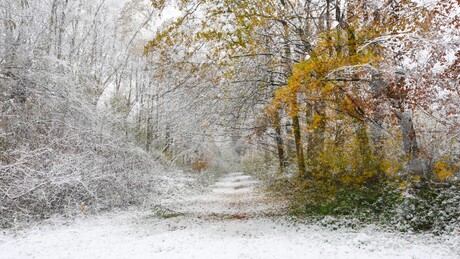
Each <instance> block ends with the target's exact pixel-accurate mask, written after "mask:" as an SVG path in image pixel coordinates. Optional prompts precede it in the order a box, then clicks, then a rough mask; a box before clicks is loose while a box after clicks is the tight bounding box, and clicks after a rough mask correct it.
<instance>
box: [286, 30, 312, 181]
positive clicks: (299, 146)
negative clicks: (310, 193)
mask: <svg viewBox="0 0 460 259" xmlns="http://www.w3.org/2000/svg"><path fill="white" fill-rule="evenodd" d="M282 24H283V27H284V73H285V76H286V81H287V79H288V78H289V77H290V76H291V74H292V64H291V48H290V46H289V25H288V23H287V22H286V21H283V22H282ZM293 94H294V96H293V97H292V98H291V102H292V104H291V107H293V109H297V108H296V107H297V106H298V105H297V92H294V93H293ZM292 123H293V131H294V140H295V149H296V158H297V169H298V171H299V176H300V177H302V178H304V177H306V175H307V172H306V168H305V158H304V155H303V143H302V134H301V132H300V120H299V115H298V112H297V111H294V116H292Z"/></svg>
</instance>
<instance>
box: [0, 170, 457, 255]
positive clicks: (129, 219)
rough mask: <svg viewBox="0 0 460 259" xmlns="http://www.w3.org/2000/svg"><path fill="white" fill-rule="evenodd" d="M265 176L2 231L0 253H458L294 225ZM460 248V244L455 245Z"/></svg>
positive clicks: (371, 234) (408, 238) (403, 239)
mask: <svg viewBox="0 0 460 259" xmlns="http://www.w3.org/2000/svg"><path fill="white" fill-rule="evenodd" d="M260 184H261V183H260V181H259V180H257V179H254V178H252V177H251V176H249V175H245V174H243V173H230V174H227V175H225V176H224V177H222V178H220V179H219V180H218V181H217V182H215V183H214V184H213V185H212V186H211V188H210V189H208V190H207V191H206V192H204V193H202V194H197V195H190V196H187V197H183V198H182V199H181V200H180V201H178V200H176V201H169V202H165V203H164V204H163V205H162V206H160V207H159V208H156V210H154V211H153V212H152V211H150V210H148V211H145V210H144V211H140V210H131V211H127V212H126V211H125V212H113V213H107V214H101V215H98V216H90V217H87V218H85V217H83V218H79V219H77V220H75V221H70V222H65V221H64V222H63V221H57V220H55V221H52V222H50V223H48V224H47V223H43V224H41V225H39V226H36V227H34V228H30V229H26V230H24V231H21V232H20V233H19V234H18V236H16V237H15V236H14V235H13V234H12V233H0V258H2V259H3V258H5V259H9V258H43V259H45V258H46V259H53V258H129V259H131V258H200V259H202V258H205V259H206V258H209V259H211V258H264V259H265V258H458V257H457V256H458V253H460V251H459V250H460V249H458V247H460V245H459V244H460V241H459V238H458V237H457V238H456V237H448V238H444V237H439V238H437V239H435V238H433V237H432V236H430V235H426V236H423V235H408V234H400V233H391V232H385V231H383V230H379V229H377V228H375V227H372V226H370V227H368V228H366V229H361V230H352V229H338V230H332V229H330V228H329V229H328V228H323V227H319V226H316V225H303V224H293V223H292V222H291V221H289V220H287V219H284V218H283V217H280V216H279V214H280V212H282V211H283V206H282V204H281V203H279V202H276V201H274V200H272V199H270V197H268V196H267V195H266V194H264V193H263V192H261V189H260V188H259V186H260ZM455 247H457V250H455Z"/></svg>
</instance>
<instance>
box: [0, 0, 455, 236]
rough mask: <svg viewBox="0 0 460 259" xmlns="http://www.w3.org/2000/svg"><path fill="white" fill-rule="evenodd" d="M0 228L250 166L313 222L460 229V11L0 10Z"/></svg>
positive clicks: (59, 5) (36, 5) (241, 2)
mask: <svg viewBox="0 0 460 259" xmlns="http://www.w3.org/2000/svg"><path fill="white" fill-rule="evenodd" d="M0 19H1V23H0V42H1V43H0V89H1V93H0V109H1V114H0V226H1V227H2V228H10V227H12V226H14V225H15V224H17V222H33V221H39V220H43V219H47V218H49V217H51V216H53V215H56V214H58V215H72V214H75V213H81V212H84V213H96V212H100V211H107V210H112V209H114V208H127V207H130V206H142V205H143V204H145V203H146V201H149V200H152V199H154V198H152V197H161V195H162V194H161V191H159V189H158V188H159V187H158V186H159V185H161V184H162V181H161V180H159V175H161V172H162V171H164V170H173V169H172V168H174V170H181V172H183V173H184V174H212V173H213V172H218V171H219V172H222V171H225V172H234V171H244V172H247V173H249V174H253V175H256V176H257V177H259V178H260V179H262V180H263V181H264V183H265V188H266V191H267V192H268V193H270V195H273V196H274V197H278V198H280V199H283V200H285V201H286V202H287V203H288V204H289V206H288V209H287V210H286V211H285V214H286V215H290V216H293V217H297V218H302V219H303V220H307V221H309V222H310V221H311V222H318V221H321V220H322V222H324V219H325V218H326V219H330V221H340V222H345V223H344V224H347V225H349V226H355V225H356V224H363V223H364V224H368V223H372V224H381V225H384V226H388V227H391V228H395V229H397V230H400V231H415V232H418V231H432V232H434V233H446V232H447V233H452V232H455V231H457V233H458V231H459V229H460V83H459V79H460V75H459V72H460V1H458V0H381V1H377V0H367V1H363V0H265V1H259V0H253V1H245V0H215V1H209V0H152V1H150V0H125V1H116V0H72V1H69V0H36V1H31V0H4V1H2V2H1V3H0Z"/></svg>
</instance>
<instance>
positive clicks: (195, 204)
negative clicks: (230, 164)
mask: <svg viewBox="0 0 460 259" xmlns="http://www.w3.org/2000/svg"><path fill="white" fill-rule="evenodd" d="M166 206H167V207H168V208H170V209H172V210H173V211H176V212H177V213H178V214H180V215H184V216H188V217H196V218H202V219H214V220H216V219H240V220H243V219H248V218H254V217H274V216H277V215H278V216H279V215H281V214H282V213H281V212H282V210H283V208H284V207H285V206H283V205H282V204H281V203H280V202H279V201H276V200H274V199H273V198H271V197H269V196H268V195H267V194H266V193H265V192H263V190H262V189H261V181H260V180H258V179H255V178H254V177H252V176H250V175H247V174H244V173H240V172H235V173H228V174H226V175H225V176H223V177H221V178H220V179H218V180H217V182H215V183H214V184H213V185H212V186H211V188H210V189H209V190H208V191H207V192H205V193H202V194H198V195H196V196H191V197H185V198H184V199H183V200H182V202H179V203H177V202H175V203H169V204H166Z"/></svg>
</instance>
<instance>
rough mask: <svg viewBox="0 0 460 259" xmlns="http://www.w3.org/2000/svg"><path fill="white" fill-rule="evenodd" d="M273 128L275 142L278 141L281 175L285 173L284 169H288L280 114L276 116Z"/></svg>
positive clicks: (277, 148)
mask: <svg viewBox="0 0 460 259" xmlns="http://www.w3.org/2000/svg"><path fill="white" fill-rule="evenodd" d="M273 128H274V129H275V133H276V136H275V141H276V150H277V153H278V161H279V170H280V172H281V173H283V172H284V169H285V168H286V159H285V157H284V144H283V138H282V135H281V118H280V115H279V112H277V114H275V122H274V125H273Z"/></svg>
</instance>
